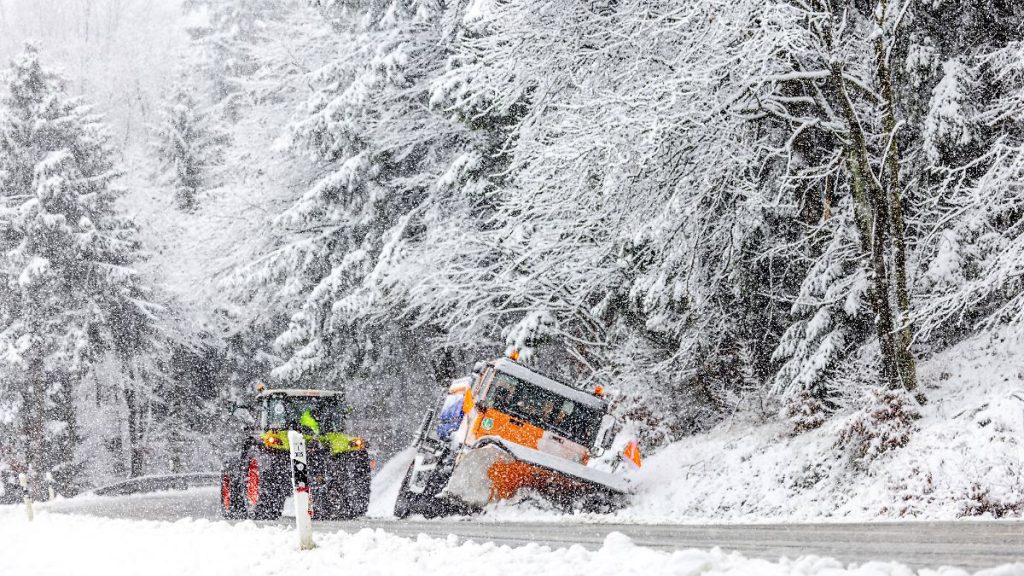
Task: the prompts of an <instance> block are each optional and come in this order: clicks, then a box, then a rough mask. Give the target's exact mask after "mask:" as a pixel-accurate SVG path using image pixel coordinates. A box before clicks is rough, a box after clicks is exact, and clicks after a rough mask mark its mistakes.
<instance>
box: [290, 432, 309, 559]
mask: <svg viewBox="0 0 1024 576" xmlns="http://www.w3.org/2000/svg"><path fill="white" fill-rule="evenodd" d="M288 447H289V451H290V452H291V458H292V489H293V498H292V500H293V501H294V502H295V527H296V528H297V529H298V530H299V549H300V550H311V549H312V548H313V507H312V502H311V501H310V499H309V479H308V471H307V466H308V461H307V460H306V439H305V438H303V436H302V434H301V433H299V432H296V431H295V430H289V431H288Z"/></svg>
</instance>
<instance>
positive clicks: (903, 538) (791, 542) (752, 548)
mask: <svg viewBox="0 0 1024 576" xmlns="http://www.w3.org/2000/svg"><path fill="white" fill-rule="evenodd" d="M217 497H218V494H217V490H216V489H215V488H200V489H192V490H189V491H184V492H161V493H155V494H140V495H133V496H117V497H96V496H93V497H83V498H73V499H70V500H65V501H61V502H57V503H52V504H47V505H44V506H45V508H46V509H48V510H51V511H54V512H63V513H79V514H89V515H95V516H105V517H111V518H127V519H140V520H141V519H145V520H179V519H181V518H185V517H192V518H210V519H216V518H219V517H220V516H219V510H218V503H217ZM281 523H282V524H287V525H290V524H291V521H290V519H287V518H286V519H284V520H282V521H281ZM313 527H314V531H320V532H325V531H337V530H346V531H350V532H351V531H355V530H359V529H362V528H380V529H382V530H385V531H387V532H391V533H394V534H398V535H401V536H411V537H415V536H417V535H419V534H427V535H429V536H435V537H445V536H447V535H449V534H455V535H458V536H460V537H462V538H464V539H472V540H475V541H478V542H484V541H491V542H495V543H497V544H507V545H511V546H517V545H523V544H528V543H532V542H536V543H539V544H543V545H547V546H551V547H553V548H556V547H565V546H571V545H573V544H579V545H582V546H584V547H586V548H589V549H595V548H599V547H600V546H601V543H602V542H603V541H604V538H605V537H606V536H607V535H608V534H609V533H610V532H621V533H623V534H625V535H627V536H629V537H630V538H631V539H633V541H634V542H635V543H636V544H638V545H641V546H647V547H650V548H656V549H662V550H679V549H687V548H700V549H709V548H713V547H716V546H717V547H720V548H722V549H723V550H726V551H738V552H741V553H742V554H744V555H746V556H748V557H752V558H763V559H766V560H772V561H775V560H778V559H779V558H781V557H783V556H785V557H789V558H796V557H798V556H804V555H808V554H813V555H817V556H827V557H832V558H836V559H838V560H840V561H843V562H846V563H863V562H866V561H870V560H891V561H896V562H900V563H902V564H906V565H908V566H910V567H912V568H938V567H940V566H956V567H960V568H964V569H967V570H971V571H974V570H980V569H983V568H989V567H992V566H996V565H1000V564H1006V563H1010V562H1024V522H1021V521H959V522H876V523H868V524H865V523H825V524H754V525H749V524H747V525H722V524H719V525H667V524H654V525H647V524H615V523H575V522H571V521H569V520H565V521H559V520H553V521H551V522H517V521H513V522H496V521H493V520H487V519H483V520H468V519H455V520H419V521H416V520H412V521H399V520H394V519H360V520H352V521H342V522H333V521H332V522H314V525H313Z"/></svg>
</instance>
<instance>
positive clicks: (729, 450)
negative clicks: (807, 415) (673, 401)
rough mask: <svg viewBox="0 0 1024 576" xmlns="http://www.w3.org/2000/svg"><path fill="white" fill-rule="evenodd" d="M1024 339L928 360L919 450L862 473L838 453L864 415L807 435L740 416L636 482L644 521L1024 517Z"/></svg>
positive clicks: (673, 452) (973, 343) (914, 440)
mask: <svg viewBox="0 0 1024 576" xmlns="http://www.w3.org/2000/svg"><path fill="white" fill-rule="evenodd" d="M1022 346H1024V340H1022V339H1021V337H1020V336H1018V335H1014V334H1012V333H1009V334H997V335H984V336H979V337H975V338H973V339H971V340H968V341H966V342H963V343H961V344H959V345H957V346H954V347H953V348H951V349H949V350H946V351H944V352H942V353H940V354H938V355H936V356H935V357H933V358H930V359H929V360H927V361H925V362H922V364H921V371H920V378H921V384H922V387H923V389H924V391H925V393H926V394H927V395H928V398H929V402H928V403H927V404H926V405H925V406H923V407H922V408H920V414H921V418H920V419H919V420H918V421H916V423H915V425H914V428H915V429H914V431H913V432H912V434H911V437H910V441H909V443H908V444H907V445H906V446H905V447H903V448H899V449H897V450H895V451H892V452H890V453H886V454H884V455H882V456H881V457H879V458H878V459H877V460H875V461H873V462H871V463H870V464H868V465H867V467H866V468H863V467H857V466H854V465H853V464H852V463H851V461H850V457H849V455H848V454H847V453H846V452H845V451H843V450H842V449H839V448H836V447H835V446H834V445H835V442H836V439H837V437H838V436H839V434H840V431H841V430H842V429H843V428H844V427H845V426H847V425H848V424H849V422H850V420H851V419H852V418H854V416H853V415H851V414H845V415H844V414H840V415H837V416H836V417H834V418H833V419H832V420H830V421H828V422H827V423H826V424H825V425H823V426H822V427H821V428H819V429H817V430H813V431H810V432H806V433H803V434H800V435H797V436H792V435H791V430H790V427H789V426H787V425H785V424H780V423H761V424H759V423H757V422H756V421H751V419H750V418H749V416H747V415H738V416H737V418H736V419H735V420H728V421H726V422H724V423H723V424H721V425H720V426H718V427H716V428H715V429H714V430H712V431H711V432H709V433H706V434H698V435H695V436H693V437H691V438H687V439H685V440H682V441H680V442H676V443H674V444H672V445H670V446H668V447H666V448H665V449H663V450H661V451H660V452H658V453H657V454H656V455H654V456H653V457H651V458H650V459H648V460H647V462H646V463H645V466H644V468H643V470H642V471H641V472H640V473H639V474H638V475H637V476H636V478H635V480H636V482H637V485H638V494H637V497H636V500H635V505H634V506H633V507H631V508H630V509H629V510H627V511H625V512H623V513H622V517H623V518H628V519H631V520H639V521H645V522H658V521H668V522H678V521H700V522H706V521H708V520H728V521H736V522H749V521H768V520H775V521H777V520H822V519H837V520H871V519H876V518H930V519H954V518H959V517H962V516H977V515H982V516H987V517H992V516H1003V515H1008V516H1018V515H1020V514H1021V512H1022V511H1024V355H1021V354H1020V350H1021V349H1022Z"/></svg>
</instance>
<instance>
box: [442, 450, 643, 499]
mask: <svg viewBox="0 0 1024 576" xmlns="http://www.w3.org/2000/svg"><path fill="white" fill-rule="evenodd" d="M482 478H486V479H487V480H488V481H487V482H481V479H482ZM523 488H528V489H533V490H536V491H537V492H538V493H539V494H541V495H542V496H544V497H545V498H547V499H549V500H551V501H552V502H554V503H556V504H559V505H562V506H565V507H581V508H582V509H584V510H588V509H593V510H595V511H596V510H599V509H611V508H618V507H620V506H621V505H623V504H624V503H625V497H626V495H627V494H628V493H629V485H628V484H627V482H626V480H625V479H624V478H622V477H620V476H616V475H614V474H611V473H609V472H605V471H603V470H598V469H596V468H588V467H587V466H583V465H582V464H578V463H576V462H572V461H570V460H566V459H564V458H559V457H557V456H553V455H551V454H547V453H545V452H541V451H539V450H534V449H532V448H527V447H525V446H520V445H518V444H513V443H511V442H506V441H504V440H503V439H501V438H485V439H483V440H481V441H480V442H479V443H477V445H476V446H474V447H473V448H472V449H470V450H469V451H468V452H466V453H465V454H464V455H463V456H462V458H461V459H460V460H459V462H458V463H457V464H456V465H455V469H454V470H453V471H452V476H451V478H450V479H449V481H448V485H447V487H446V488H445V490H444V492H443V493H442V495H443V496H447V497H449V498H454V499H457V500H459V501H461V502H463V503H465V504H468V505H470V506H473V507H477V508H482V507H484V506H485V505H486V504H487V503H489V502H494V501H497V500H504V499H508V498H511V497H512V496H514V495H515V494H516V493H517V492H518V491H519V490H520V489H523Z"/></svg>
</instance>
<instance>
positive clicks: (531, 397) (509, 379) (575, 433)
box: [487, 372, 603, 448]
mask: <svg viewBox="0 0 1024 576" xmlns="http://www.w3.org/2000/svg"><path fill="white" fill-rule="evenodd" d="M487 396H488V397H489V401H490V402H491V406H492V407H494V408H495V409H497V410H500V411H502V412H504V413H506V414H509V415H511V416H516V417H518V418H521V419H523V420H525V421H527V422H529V423H530V424H533V425H534V426H537V427H539V428H542V429H544V430H550V431H552V432H554V433H556V434H558V435H560V436H564V437H565V438H568V439H569V440H572V441H573V442H576V443H577V444H580V445H582V446H585V447H587V448H590V447H591V446H593V444H594V439H595V438H596V436H597V431H598V428H600V426H601V417H602V416H603V414H601V413H600V412H599V411H597V410H594V409H593V408H590V407H588V406H583V405H581V404H578V403H576V402H573V401H572V400H569V399H568V398H565V397H563V396H559V395H558V394H555V393H554V392H550V391H548V390H546V389H544V388H541V387H539V386H535V385H533V384H530V383H529V382H526V381H524V380H520V379H519V378H516V377H514V376H510V375H508V374H505V373H504V372H498V373H497V374H495V375H494V382H493V383H492V384H491V387H490V391H488V393H487Z"/></svg>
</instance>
